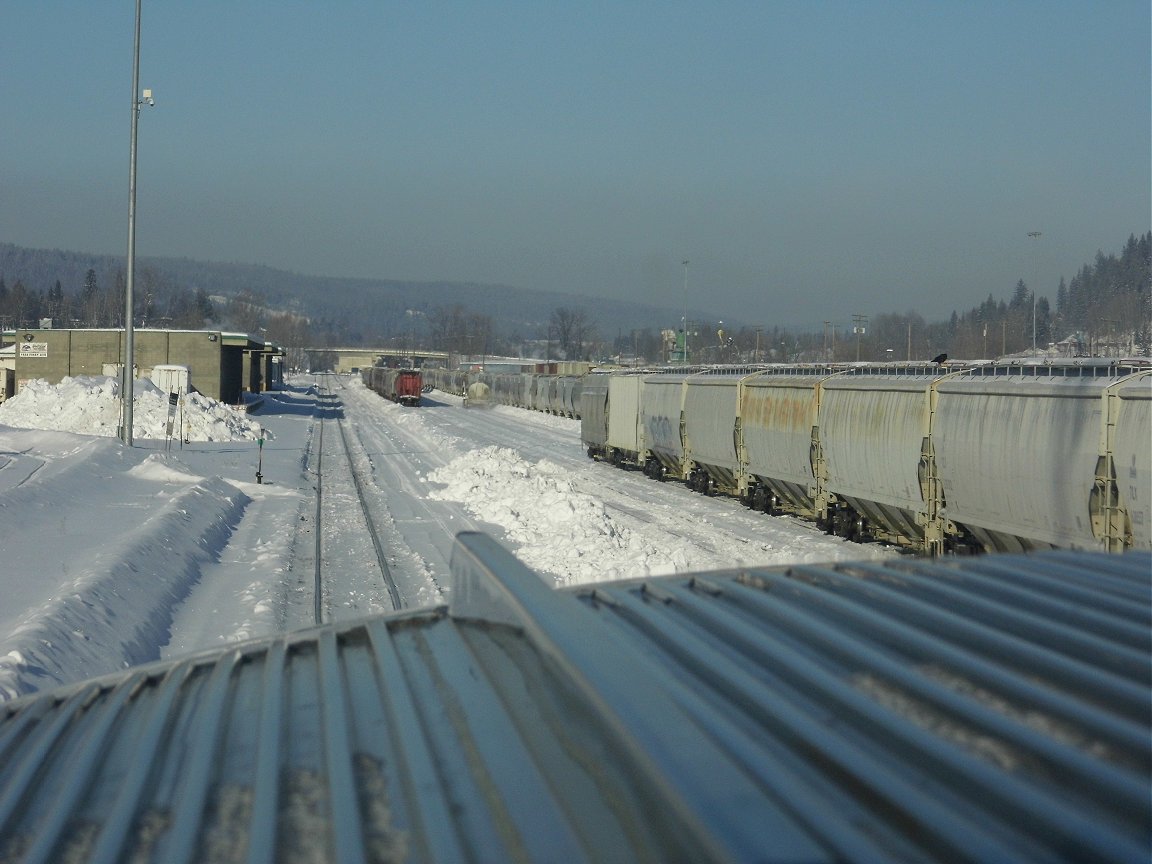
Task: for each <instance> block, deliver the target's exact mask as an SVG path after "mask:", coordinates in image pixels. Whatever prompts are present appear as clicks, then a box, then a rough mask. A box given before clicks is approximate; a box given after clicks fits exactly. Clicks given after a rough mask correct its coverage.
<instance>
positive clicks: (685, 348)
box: [680, 258, 688, 366]
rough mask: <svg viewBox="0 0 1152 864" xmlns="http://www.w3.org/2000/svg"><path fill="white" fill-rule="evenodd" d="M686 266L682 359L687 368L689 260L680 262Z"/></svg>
mask: <svg viewBox="0 0 1152 864" xmlns="http://www.w3.org/2000/svg"><path fill="white" fill-rule="evenodd" d="M680 263H681V264H683V265H684V346H683V350H682V351H681V354H680V359H681V360H682V361H683V364H684V365H685V366H687V365H688V259H687V258H685V259H684V260H683V261H681V262H680Z"/></svg>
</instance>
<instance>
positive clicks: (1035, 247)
mask: <svg viewBox="0 0 1152 864" xmlns="http://www.w3.org/2000/svg"><path fill="white" fill-rule="evenodd" d="M1028 236H1029V237H1031V238H1032V239H1033V240H1035V241H1037V242H1036V243H1033V244H1032V246H1033V251H1034V253H1035V254H1034V255H1033V257H1034V258H1035V261H1034V262H1033V264H1034V266H1035V270H1036V272H1035V277H1036V281H1035V282H1033V283H1032V353H1036V288H1037V285H1038V284H1039V282H1040V252H1039V249H1040V245H1039V241H1040V232H1039V231H1029V232H1028Z"/></svg>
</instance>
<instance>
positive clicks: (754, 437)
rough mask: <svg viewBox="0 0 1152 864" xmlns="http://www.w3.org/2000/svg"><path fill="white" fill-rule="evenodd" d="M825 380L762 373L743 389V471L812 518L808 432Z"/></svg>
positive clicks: (813, 479) (814, 422) (814, 420)
mask: <svg viewBox="0 0 1152 864" xmlns="http://www.w3.org/2000/svg"><path fill="white" fill-rule="evenodd" d="M826 377H827V376H826V375H821V376H815V375H778V374H773V373H770V372H769V373H765V374H762V375H757V376H755V377H752V378H749V379H748V380H746V381H745V382H744V386H743V387H742V388H741V391H742V392H741V397H740V398H741V404H740V422H741V430H742V437H743V441H744V452H745V454H746V455H745V458H746V459H747V462H748V466H747V470H748V472H749V473H750V474H752V475H753V476H755V477H756V478H757V479H758V480H759V481H760V482H762V483H764V484H765V485H766V486H768V488H770V489H771V490H772V491H773V492H774V493H776V494H777V495H778V496H779V497H780V498H781V499H782V500H783V501H784V502H786V503H787V504H788V505H789V506H790V508H791V509H794V510H796V511H797V512H801V513H804V514H805V515H813V512H814V508H815V495H816V488H815V487H816V477H815V475H814V474H813V464H812V460H813V453H812V447H813V441H812V430H813V427H815V426H816V425H817V422H818V416H817V409H818V406H819V398H818V396H819V392H820V382H821V381H823V380H824V379H825V378H826Z"/></svg>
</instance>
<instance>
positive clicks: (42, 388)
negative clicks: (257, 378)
mask: <svg viewBox="0 0 1152 864" xmlns="http://www.w3.org/2000/svg"><path fill="white" fill-rule="evenodd" d="M132 392H133V399H132V436H133V438H142V439H144V438H150V439H160V440H163V439H164V438H166V437H167V426H168V394H167V393H165V392H164V391H162V390H160V389H159V388H158V387H157V386H156V385H155V384H153V383H152V382H151V381H148V380H147V379H141V380H138V381H136V383H135V385H134V386H133V390H132ZM174 421H175V423H174V431H173V437H179V436H180V435H181V434H183V437H184V440H186V441H255V440H256V439H258V438H259V437H260V424H259V423H256V422H253V421H252V420H249V419H248V417H247V416H246V415H245V414H242V413H240V412H238V411H234V410H233V409H232V408H230V407H229V406H227V405H225V404H224V403H222V402H217V401H216V400H215V399H210V398H208V397H207V396H204V395H202V394H200V393H188V394H186V395H184V396H182V397H181V398H180V404H179V405H178V406H177V408H176V414H175V417H174ZM0 424H2V425H4V426H14V427H17V428H21V429H51V430H55V431H58V432H77V433H79V434H81V435H103V436H107V437H115V435H116V430H117V427H118V426H119V425H120V382H119V381H117V380H116V379H115V378H110V377H108V376H106V375H94V376H77V377H75V378H71V377H69V378H65V379H64V380H63V381H61V382H60V383H59V384H49V383H48V382H47V381H44V380H41V379H36V380H33V381H28V382H26V383H25V384H23V386H22V387H21V388H20V392H19V394H17V395H16V396H13V397H12V398H11V399H9V400H7V401H5V402H2V403H0Z"/></svg>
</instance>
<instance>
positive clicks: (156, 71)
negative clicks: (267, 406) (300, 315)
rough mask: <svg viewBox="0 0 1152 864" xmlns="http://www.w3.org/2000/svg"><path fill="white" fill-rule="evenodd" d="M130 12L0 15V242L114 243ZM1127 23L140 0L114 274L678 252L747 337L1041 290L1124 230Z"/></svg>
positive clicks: (933, 12)
mask: <svg viewBox="0 0 1152 864" xmlns="http://www.w3.org/2000/svg"><path fill="white" fill-rule="evenodd" d="M134 11H135V4H134V3H133V2H132V0H120V2H118V3H115V4H113V3H111V2H90V0H89V2H64V0H60V2H54V0H44V2H37V3H10V4H7V5H6V8H5V10H4V12H3V13H2V14H0V21H2V22H3V27H2V28H0V40H2V41H0V44H2V46H3V48H2V50H0V64H2V66H0V241H4V242H11V243H17V244H20V245H25V246H33V247H43V248H61V249H69V250H76V251H85V252H100V253H112V254H123V253H124V250H125V248H126V243H127V239H126V238H127V197H128V139H129V126H130V108H129V106H130V94H131V71H132V70H131V60H132V32H133V16H134ZM1149 34H1150V11H1149V4H1148V3H1147V0H1138V2H1128V0H1101V2H1059V0H1049V2H1012V0H1007V2H967V3H956V2H929V0H922V2H877V0H870V2H815V0H810V2H747V3H736V2H707V3H703V2H701V3H682V2H623V0H621V2H613V3H592V2H582V3H559V2H482V0H476V2H427V0H426V2H406V3H394V2H367V0H365V2H340V0H325V2H320V0H317V2H303V0H297V2H283V0H282V2H276V3H272V2H253V0H231V2H215V0H198V2H196V3H190V2H175V0H166V2H160V0H152V2H150V0H145V2H144V13H143V33H142V49H141V70H140V76H141V86H142V87H149V88H151V89H152V90H153V92H154V95H155V99H156V103H157V104H156V107H155V108H152V109H147V110H145V111H144V112H143V113H142V115H141V118H140V149H139V162H138V205H137V214H138V222H137V254H138V255H142V256H148V255H167V256H186V257H190V258H199V259H206V260H216V261H236V262H248V263H259V264H268V265H271V266H275V267H281V268H285V269H290V270H295V271H298V272H303V273H313V274H323V275H334V276H360V277H368V278H381V279H388V278H397V279H415V280H463V281H476V282H492V283H507V284H512V285H516V286H519V287H524V288H536V289H544V290H556V291H571V292H576V293H581V294H586V295H589V296H590V297H595V296H614V297H625V298H629V299H635V300H639V301H643V302H650V303H655V304H660V305H667V306H669V307H672V308H675V309H680V308H682V307H683V306H684V303H685V298H684V284H683V283H684V274H683V268H682V267H681V263H680V262H681V261H682V260H684V259H685V258H687V259H689V260H690V261H691V264H690V265H689V268H688V295H689V298H688V305H689V306H690V308H691V309H693V310H699V311H701V312H707V313H710V314H713V315H715V316H716V317H729V318H737V317H738V318H741V319H743V320H745V321H747V322H752V323H761V324H766V325H768V326H771V325H773V324H777V323H787V324H805V325H813V326H817V327H818V326H819V322H821V321H824V320H833V321H842V322H845V323H846V322H849V321H850V318H851V315H852V314H853V313H863V314H868V315H871V314H875V313H878V312H903V311H908V310H915V311H917V312H919V313H920V314H922V315H924V316H926V317H928V318H930V319H939V318H944V317H946V316H947V315H948V314H949V313H950V312H951V311H952V310H953V309H960V310H963V309H966V308H968V307H971V306H973V305H976V304H977V303H979V302H980V301H981V300H982V299H984V298H985V297H987V296H988V295H989V294H990V293H991V294H993V295H996V296H997V297H1005V298H1007V297H1008V296H1010V294H1011V291H1012V288H1013V286H1014V285H1015V283H1016V280H1017V279H1019V278H1024V279H1025V280H1026V281H1027V282H1029V283H1032V282H1034V281H1037V279H1038V282H1039V285H1040V293H1042V294H1045V295H1047V296H1049V297H1051V298H1053V299H1054V298H1055V290H1056V284H1057V281H1058V280H1059V278H1060V276H1062V275H1063V276H1066V277H1071V276H1072V275H1073V274H1074V273H1075V271H1076V270H1077V269H1078V268H1079V267H1080V266H1081V265H1082V264H1083V263H1085V262H1088V261H1091V259H1092V258H1093V257H1094V255H1095V253H1096V251H1097V250H1098V249H1102V250H1103V251H1105V252H1118V251H1119V249H1120V247H1121V245H1122V244H1123V242H1124V240H1125V239H1126V238H1127V236H1128V235H1129V234H1130V233H1137V234H1139V233H1142V232H1144V231H1147V230H1148V229H1149V227H1150V222H1152V214H1150V209H1152V203H1150V198H1152V191H1150V190H1152V170H1150V159H1152V156H1150V147H1152V143H1150V126H1152V122H1150V111H1152V90H1150V83H1149V78H1150V71H1149V70H1150V62H1152V61H1150V35H1149ZM1029 231H1041V232H1043V234H1042V237H1041V238H1040V240H1039V241H1029V239H1028V232H1029ZM33 287H35V286H33ZM44 287H47V286H44ZM590 302H591V301H590Z"/></svg>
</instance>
